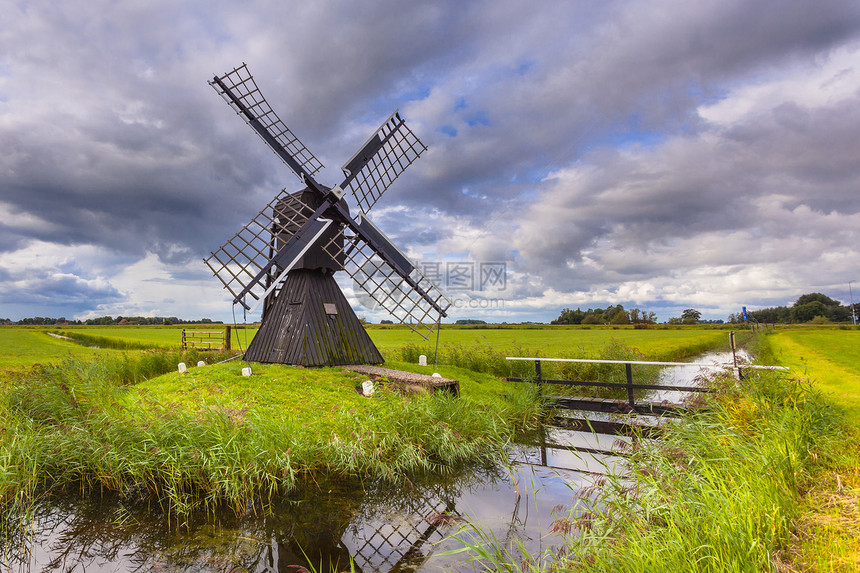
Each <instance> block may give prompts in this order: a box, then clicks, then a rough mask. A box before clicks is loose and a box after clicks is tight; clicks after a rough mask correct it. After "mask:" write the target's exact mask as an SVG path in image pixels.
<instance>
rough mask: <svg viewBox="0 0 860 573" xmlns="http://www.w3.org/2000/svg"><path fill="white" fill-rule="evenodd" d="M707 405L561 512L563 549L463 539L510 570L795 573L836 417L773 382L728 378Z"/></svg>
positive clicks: (802, 387)
mask: <svg viewBox="0 0 860 573" xmlns="http://www.w3.org/2000/svg"><path fill="white" fill-rule="evenodd" d="M709 406H710V409H709V410H708V411H706V412H701V413H698V414H694V415H690V416H688V417H687V418H686V419H685V420H684V423H682V424H677V425H672V426H671V427H670V428H669V429H668V430H667V431H666V432H665V434H664V435H663V436H662V438H661V439H660V440H659V441H658V442H653V443H646V442H642V443H640V445H638V446H634V447H633V448H632V449H631V450H630V451H628V452H627V454H628V456H629V457H628V464H627V468H628V470H627V472H626V473H625V474H624V475H615V476H610V477H609V478H607V479H606V480H604V481H602V482H600V487H598V488H596V489H595V491H592V492H586V493H590V494H591V497H589V496H587V495H585V496H581V497H580V498H579V499H578V501H577V503H576V504H575V505H574V508H573V509H572V510H571V511H570V513H567V514H564V515H556V516H554V517H555V522H554V523H553V525H552V527H551V529H552V530H553V531H556V532H561V533H563V534H564V546H563V547H562V548H560V550H559V548H556V550H555V551H551V552H547V553H545V554H542V555H524V554H523V553H521V552H520V551H519V550H518V547H517V546H516V545H513V546H502V545H501V544H498V543H495V542H493V541H492V540H488V539H482V538H481V536H480V534H478V535H477V536H476V535H475V534H474V533H471V534H469V533H466V532H464V533H462V534H461V535H462V536H463V539H464V540H466V543H467V545H471V546H472V547H473V548H475V549H477V551H478V553H479V554H480V555H482V556H483V557H484V558H486V559H490V561H492V562H494V564H495V566H496V567H497V568H499V569H500V570H507V571H520V570H529V571H530V570H574V571H594V572H605V571H616V572H625V571H630V572H633V571H672V572H681V571H695V572H714V573H716V572H726V571H773V570H777V571H791V570H793V569H791V568H790V564H791V563H792V562H793V560H794V557H793V555H792V547H793V546H792V536H793V534H794V531H795V528H796V523H797V520H798V519H799V517H800V516H801V511H800V507H801V506H800V504H799V501H800V499H801V498H802V492H803V491H804V490H805V489H806V488H807V487H808V486H809V485H810V482H811V480H812V479H813V477H814V476H815V475H817V472H818V471H820V469H821V468H822V467H829V466H830V465H831V464H838V463H839V461H840V459H841V458H840V457H839V456H840V454H839V452H840V448H839V445H840V444H841V443H842V442H841V440H842V439H843V435H842V434H841V431H840V428H839V425H838V418H837V417H835V416H834V415H833V413H832V411H831V409H830V408H829V407H828V406H827V404H826V403H825V402H824V401H823V400H822V399H821V397H820V396H819V395H818V394H817V393H816V392H814V391H813V390H812V389H811V387H810V386H809V385H807V384H804V383H801V382H798V381H797V380H790V379H785V378H781V377H777V376H774V375H764V376H756V377H754V378H753V379H752V380H749V381H748V382H747V383H745V384H743V385H735V384H733V383H730V382H728V381H727V382H726V384H725V389H724V391H723V392H721V393H720V394H719V395H718V396H715V397H713V398H712V399H711V402H710V404H709ZM482 542H483V543H484V544H483V547H482V548H480V549H478V547H479V546H481V545H482ZM846 570H847V569H846Z"/></svg>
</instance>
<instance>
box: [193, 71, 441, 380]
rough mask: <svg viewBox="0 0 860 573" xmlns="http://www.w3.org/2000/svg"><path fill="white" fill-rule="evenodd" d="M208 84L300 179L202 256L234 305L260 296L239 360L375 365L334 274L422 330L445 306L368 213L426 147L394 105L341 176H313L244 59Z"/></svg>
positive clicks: (313, 166)
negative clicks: (336, 180) (257, 320)
mask: <svg viewBox="0 0 860 573" xmlns="http://www.w3.org/2000/svg"><path fill="white" fill-rule="evenodd" d="M210 84H211V85H212V87H213V88H215V90H216V91H218V93H219V94H220V95H221V96H222V97H224V99H225V100H226V101H227V103H229V104H230V106H231V107H233V109H235V110H236V112H237V113H238V114H239V115H241V116H242V117H243V119H244V120H245V121H246V122H247V123H248V125H250V126H251V128H252V129H253V130H254V131H255V132H256V133H257V134H258V135H259V136H260V137H261V138H262V139H263V141H265V142H266V144H267V145H269V147H271V148H272V150H273V151H274V152H275V154H276V155H278V157H280V158H281V159H282V160H283V161H284V163H286V164H287V166H288V167H289V168H290V169H292V171H293V172H294V173H295V174H296V175H297V176H298V177H299V179H300V180H301V181H302V183H303V184H304V185H305V186H306V187H305V189H304V190H302V191H299V192H297V193H292V194H290V193H287V192H286V190H284V191H282V192H281V193H279V194H278V195H277V196H276V197H275V198H274V199H273V200H272V201H271V202H270V203H269V204H268V205H267V206H266V208H265V209H263V211H261V212H260V213H259V214H258V215H257V216H256V217H254V219H252V220H251V222H249V223H248V224H247V225H245V227H244V228H243V229H242V230H241V231H240V232H239V233H237V234H236V235H235V236H233V238H231V239H230V240H229V241H227V243H225V244H224V245H223V246H222V247H221V248H219V249H218V250H217V251H216V252H214V253H212V255H211V256H210V257H209V258H208V259H206V264H207V265H209V268H210V269H212V272H213V273H215V275H216V276H217V277H218V278H219V279H220V280H221V282H222V283H223V284H224V287H225V288H227V290H228V291H230V293H231V294H232V295H233V303H234V304H235V303H239V304H241V305H242V306H244V307H245V309H247V310H251V311H253V310H254V309H256V307H257V306H258V305H259V304H261V303H262V304H263V313H262V321H261V324H260V329H259V331H258V333H257V335H256V336H255V337H254V339H253V341H252V342H251V344H250V345H249V347H248V349H247V352H246V353H245V359H246V360H248V361H256V362H270V363H271V362H274V363H283V364H301V365H304V366H323V365H335V364H362V363H365V364H378V363H380V362H382V361H383V360H382V356H381V355H380V354H379V351H378V350H377V349H376V347H375V346H374V345H373V342H371V340H370V337H369V336H368V335H367V333H366V332H365V331H364V328H363V327H362V325H361V323H360V321H359V320H358V317H356V315H355V312H353V310H352V308H351V307H350V305H349V303H348V302H347V300H346V297H345V296H344V295H343V293H342V292H341V290H340V288H339V287H338V285H337V283H336V281H335V280H334V277H333V274H334V272H336V271H339V270H345V271H346V272H347V273H348V274H349V275H350V276H351V277H352V279H353V282H354V283H355V284H356V285H358V286H359V287H360V288H361V289H362V290H364V291H365V292H366V293H367V295H369V296H370V298H371V299H372V300H373V301H374V302H375V303H376V304H378V305H379V306H380V307H381V308H384V309H385V310H387V311H389V312H390V313H391V314H392V315H393V316H394V317H395V318H397V319H398V320H399V321H400V322H403V323H406V324H409V325H410V326H411V327H412V328H413V330H415V331H416V332H419V334H421V335H422V336H424V338H427V337H428V336H429V334H430V333H431V332H432V330H433V328H434V326H436V325H438V323H439V321H440V320H441V318H442V317H444V316H447V315H446V311H447V309H448V307H449V306H450V304H451V303H450V301H448V299H447V298H446V297H445V296H444V295H443V294H442V292H441V291H440V290H439V288H438V287H437V286H436V285H435V284H433V283H432V282H431V281H430V280H429V279H427V277H425V276H424V275H423V274H422V273H421V272H420V271H419V270H418V268H417V267H416V266H415V265H414V264H413V263H412V262H411V261H410V260H409V259H408V258H407V257H406V256H405V255H403V253H402V252H401V251H400V250H399V249H398V248H397V247H396V246H395V245H394V244H393V243H392V242H391V241H390V240H389V239H388V238H387V237H386V236H385V235H384V234H383V233H382V231H380V230H379V229H378V228H377V227H376V226H375V225H374V224H373V223H372V222H371V221H370V219H368V218H367V212H368V211H370V209H371V208H372V207H373V205H374V204H375V203H376V201H377V200H379V198H380V197H381V196H382V194H383V193H385V191H386V189H388V187H389V186H390V185H391V184H392V183H393V182H394V180H395V179H397V177H398V176H400V174H401V173H403V171H404V170H405V169H406V168H407V167H408V166H409V165H410V164H411V163H412V162H413V161H415V160H416V159H417V158H418V157H419V156H420V155H421V153H423V152H424V150H425V149H426V148H425V147H424V145H423V144H422V143H421V141H419V140H418V138H417V137H416V136H415V135H414V134H413V133H412V131H410V130H409V128H408V127H407V126H406V123H405V122H404V121H403V119H402V118H401V117H400V115H399V114H398V112H395V113H394V114H392V115H391V117H389V118H388V119H387V120H386V121H385V122H384V123H383V124H382V126H380V128H379V129H378V130H377V131H376V132H375V133H374V134H373V135H372V136H371V137H370V139H369V140H368V141H367V142H366V143H365V144H364V146H362V148H361V149H360V150H359V151H358V152H356V154H355V155H353V156H352V158H350V159H349V161H347V163H346V164H345V165H344V166H343V172H344V175H345V179H344V180H343V181H342V182H341V183H340V184H339V185H335V186H334V187H326V186H324V185H321V184H320V183H318V182H317V181H316V180H315V179H314V177H313V176H314V174H315V173H316V172H317V171H319V170H320V169H321V168H322V164H321V163H320V162H319V161H318V160H317V158H316V157H314V155H313V154H312V153H311V152H310V151H308V150H307V148H306V147H305V146H304V145H303V144H302V142H301V141H299V140H298V138H296V136H295V135H293V133H292V132H291V131H290V130H289V128H288V127H287V126H286V125H284V123H283V122H282V121H281V120H280V118H279V117H278V116H277V115H276V114H275V112H274V111H273V110H272V109H271V107H270V106H269V104H268V102H266V100H265V98H264V97H263V96H262V94H261V93H260V90H259V89H258V88H257V85H256V83H255V82H254V78H253V77H252V76H251V74H250V72H249V71H248V69H247V66H245V65H242V66H241V67H239V68H236V69H234V70H233V71H232V72H229V73H227V74H225V75H223V76H221V77H215V78H214V79H213V80H212V81H211V82H210ZM347 191H349V192H350V193H351V194H352V196H353V198H354V199H355V201H356V203H357V207H358V209H359V213H358V216H356V217H352V216H351V215H350V212H349V209H348V207H347V205H346V201H345V199H344V196H345V195H346V192H347ZM249 296H250V297H251V298H252V299H254V301H256V302H253V301H252V302H251V304H253V306H250V305H249V304H247V303H246V298H247V297H249Z"/></svg>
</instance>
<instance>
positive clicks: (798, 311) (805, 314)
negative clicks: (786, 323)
mask: <svg viewBox="0 0 860 573" xmlns="http://www.w3.org/2000/svg"><path fill="white" fill-rule="evenodd" d="M816 316H823V317H827V306H825V305H824V303H822V302H821V301H818V300H813V301H811V302H808V303H806V304H795V305H794V307H792V309H791V320H792V321H794V322H809V321H810V320H812V319H813V318H815V317H816Z"/></svg>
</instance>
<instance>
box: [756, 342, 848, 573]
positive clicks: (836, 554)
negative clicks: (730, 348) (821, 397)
mask: <svg viewBox="0 0 860 573" xmlns="http://www.w3.org/2000/svg"><path fill="white" fill-rule="evenodd" d="M767 343H768V346H769V350H770V351H771V352H772V354H773V356H774V357H775V358H776V359H777V360H779V361H780V362H781V363H783V364H786V365H788V366H791V367H792V368H793V369H794V371H795V372H798V373H799V374H800V375H802V376H803V377H804V378H805V379H807V380H808V381H809V382H810V383H811V384H812V385H813V386H814V387H815V388H817V389H820V390H821V391H822V392H823V393H824V394H825V396H826V397H827V400H828V401H829V402H830V403H832V404H833V405H834V407H835V408H836V409H837V410H838V411H839V413H840V415H841V416H842V418H843V420H844V424H845V427H846V435H847V437H846V439H845V440H844V443H842V444H840V445H839V446H838V447H839V450H840V452H841V454H842V455H841V457H840V459H839V463H834V464H831V465H828V466H825V467H823V468H821V470H820V471H819V472H818V473H817V475H816V477H815V479H814V480H812V483H811V484H810V488H809V491H807V492H806V495H805V496H804V498H803V517H802V518H801V519H800V520H799V523H798V526H797V537H796V543H795V546H794V550H795V553H796V554H797V555H796V560H797V562H798V563H802V564H805V565H806V566H808V567H809V568H810V569H812V570H814V571H857V570H860V331H858V330H834V329H814V330H813V329H807V330H788V331H782V330H780V331H777V332H775V333H773V334H770V335H769V336H768V337H767Z"/></svg>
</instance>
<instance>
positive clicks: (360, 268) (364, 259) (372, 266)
mask: <svg viewBox="0 0 860 573" xmlns="http://www.w3.org/2000/svg"><path fill="white" fill-rule="evenodd" d="M325 249H326V252H328V254H329V255H330V256H332V257H343V258H344V259H345V264H344V271H345V272H346V273H347V274H348V275H349V276H350V278H352V280H353V283H354V284H355V285H357V286H358V287H359V288H361V289H362V290H363V291H364V292H365V293H367V295H368V296H369V297H370V299H371V300H372V301H373V302H372V303H371V304H374V303H375V304H376V305H378V306H379V307H381V308H384V309H385V310H387V311H388V312H389V313H390V314H391V315H392V316H394V317H395V318H396V319H397V320H399V321H400V322H401V323H403V324H406V325H408V326H409V328H411V329H412V330H413V331H414V332H415V333H417V334H418V335H419V336H421V337H422V338H424V339H425V340H427V339H429V338H430V335H431V334H432V333H433V330H434V328H435V326H436V322H437V321H438V320H439V318H440V316H445V312H446V311H447V310H448V308H449V307H450V306H451V301H450V300H449V299H448V298H447V297H446V296H445V295H444V294H443V293H442V291H441V290H439V288H438V287H437V286H436V285H435V284H434V283H433V281H431V280H430V279H428V278H427V277H426V276H424V274H423V273H422V272H421V271H420V270H418V268H417V267H416V266H415V265H414V264H412V263H411V262H408V267H407V268H406V269H401V270H405V271H406V274H407V277H408V279H407V278H404V276H402V275H401V274H400V273H398V272H397V270H395V269H394V267H392V265H391V264H389V263H388V262H386V260H385V259H383V258H382V257H381V256H380V255H379V253H377V252H376V250H374V248H373V247H372V246H371V245H370V243H368V242H367V241H366V240H365V239H364V238H363V237H361V236H359V235H351V236H350V235H347V236H346V240H345V241H344V243H343V248H341V247H340V245H339V244H337V243H334V242H329V243H328V244H327V245H326V246H325ZM397 254H398V255H399V257H397V258H402V259H405V260H406V261H408V259H406V257H405V256H404V255H403V254H402V253H399V252H398V253H397Z"/></svg>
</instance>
